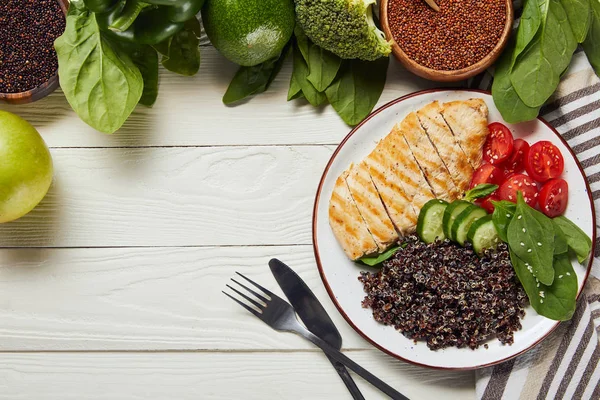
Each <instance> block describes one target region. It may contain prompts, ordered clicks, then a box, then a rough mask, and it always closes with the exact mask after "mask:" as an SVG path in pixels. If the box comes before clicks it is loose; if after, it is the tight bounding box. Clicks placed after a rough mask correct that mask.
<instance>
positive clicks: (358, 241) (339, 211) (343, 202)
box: [329, 171, 379, 260]
mask: <svg viewBox="0 0 600 400" xmlns="http://www.w3.org/2000/svg"><path fill="white" fill-rule="evenodd" d="M347 175H348V171H346V172H344V173H343V174H342V175H340V176H339V177H338V179H337V180H336V182H335V187H334V188H333V193H332V194H331V199H330V200H329V225H330V226H331V229H332V230H333V234H334V235H335V237H336V239H337V241H338V243H339V244H340V245H341V246H342V248H343V249H344V252H345V253H346V255H347V256H348V257H349V258H350V259H352V260H356V259H358V258H360V257H362V256H364V255H366V254H371V253H375V252H377V250H379V248H378V247H377V244H376V243H375V240H374V239H373V237H372V236H371V233H370V232H369V230H368V229H367V224H366V223H365V221H364V220H363V218H362V216H361V215H360V212H359V211H358V208H357V207H356V204H355V203H354V200H353V199H352V196H351V195H350V190H348V185H346V176H347Z"/></svg>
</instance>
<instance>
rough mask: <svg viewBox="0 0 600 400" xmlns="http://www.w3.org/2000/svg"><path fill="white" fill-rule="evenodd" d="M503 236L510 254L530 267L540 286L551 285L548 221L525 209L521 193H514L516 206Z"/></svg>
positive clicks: (550, 229) (551, 247) (551, 242)
mask: <svg viewBox="0 0 600 400" xmlns="http://www.w3.org/2000/svg"><path fill="white" fill-rule="evenodd" d="M538 214H539V215H538ZM507 236H508V246H509V247H510V249H511V251H513V252H514V253H515V254H516V255H517V256H518V257H519V258H520V259H521V260H523V261H524V262H525V263H526V264H527V266H528V267H529V268H531V270H532V272H533V274H534V275H535V277H536V278H537V279H539V281H540V282H541V283H543V284H545V285H551V284H552V281H553V280H554V269H553V268H552V256H553V254H554V228H553V226H552V220H551V219H550V218H548V217H546V216H545V215H543V214H542V213H540V212H539V211H537V210H534V209H533V208H531V207H530V206H528V205H527V203H525V201H524V200H523V195H522V194H521V192H517V207H516V210H515V215H514V216H513V218H512V220H511V221H510V223H509V225H508V231H507Z"/></svg>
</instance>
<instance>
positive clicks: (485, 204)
mask: <svg viewBox="0 0 600 400" xmlns="http://www.w3.org/2000/svg"><path fill="white" fill-rule="evenodd" d="M499 200H500V197H498V196H496V194H492V195H490V196H488V197H484V198H483V199H479V200H478V201H477V204H479V206H480V207H482V208H483V209H484V210H485V211H487V212H488V213H489V214H491V213H493V212H494V205H493V204H492V201H499Z"/></svg>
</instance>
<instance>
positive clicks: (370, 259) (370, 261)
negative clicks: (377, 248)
mask: <svg viewBox="0 0 600 400" xmlns="http://www.w3.org/2000/svg"><path fill="white" fill-rule="evenodd" d="M398 250H400V246H394V247H391V248H389V249H388V250H386V251H385V252H383V253H381V254H378V255H376V256H364V257H361V258H359V259H358V260H357V261H360V262H361V263H363V264H365V265H368V266H371V267H374V266H376V265H377V264H381V263H382V262H384V261H385V260H387V259H388V258H391V257H392V256H393V255H394V254H396V252H397V251H398Z"/></svg>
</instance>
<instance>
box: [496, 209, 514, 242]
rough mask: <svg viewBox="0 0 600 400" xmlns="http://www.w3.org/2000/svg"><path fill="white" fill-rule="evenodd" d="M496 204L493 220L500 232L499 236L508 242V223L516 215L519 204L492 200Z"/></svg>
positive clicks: (497, 230)
mask: <svg viewBox="0 0 600 400" xmlns="http://www.w3.org/2000/svg"><path fill="white" fill-rule="evenodd" d="M492 204H493V205H494V213H493V214H492V222H493V223H494V227H495V228H496V232H498V236H500V239H502V241H503V242H505V243H508V225H509V224H510V221H512V218H513V216H514V215H515V210H516V208H517V205H516V204H515V203H511V202H510V201H506V200H501V201H492Z"/></svg>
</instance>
